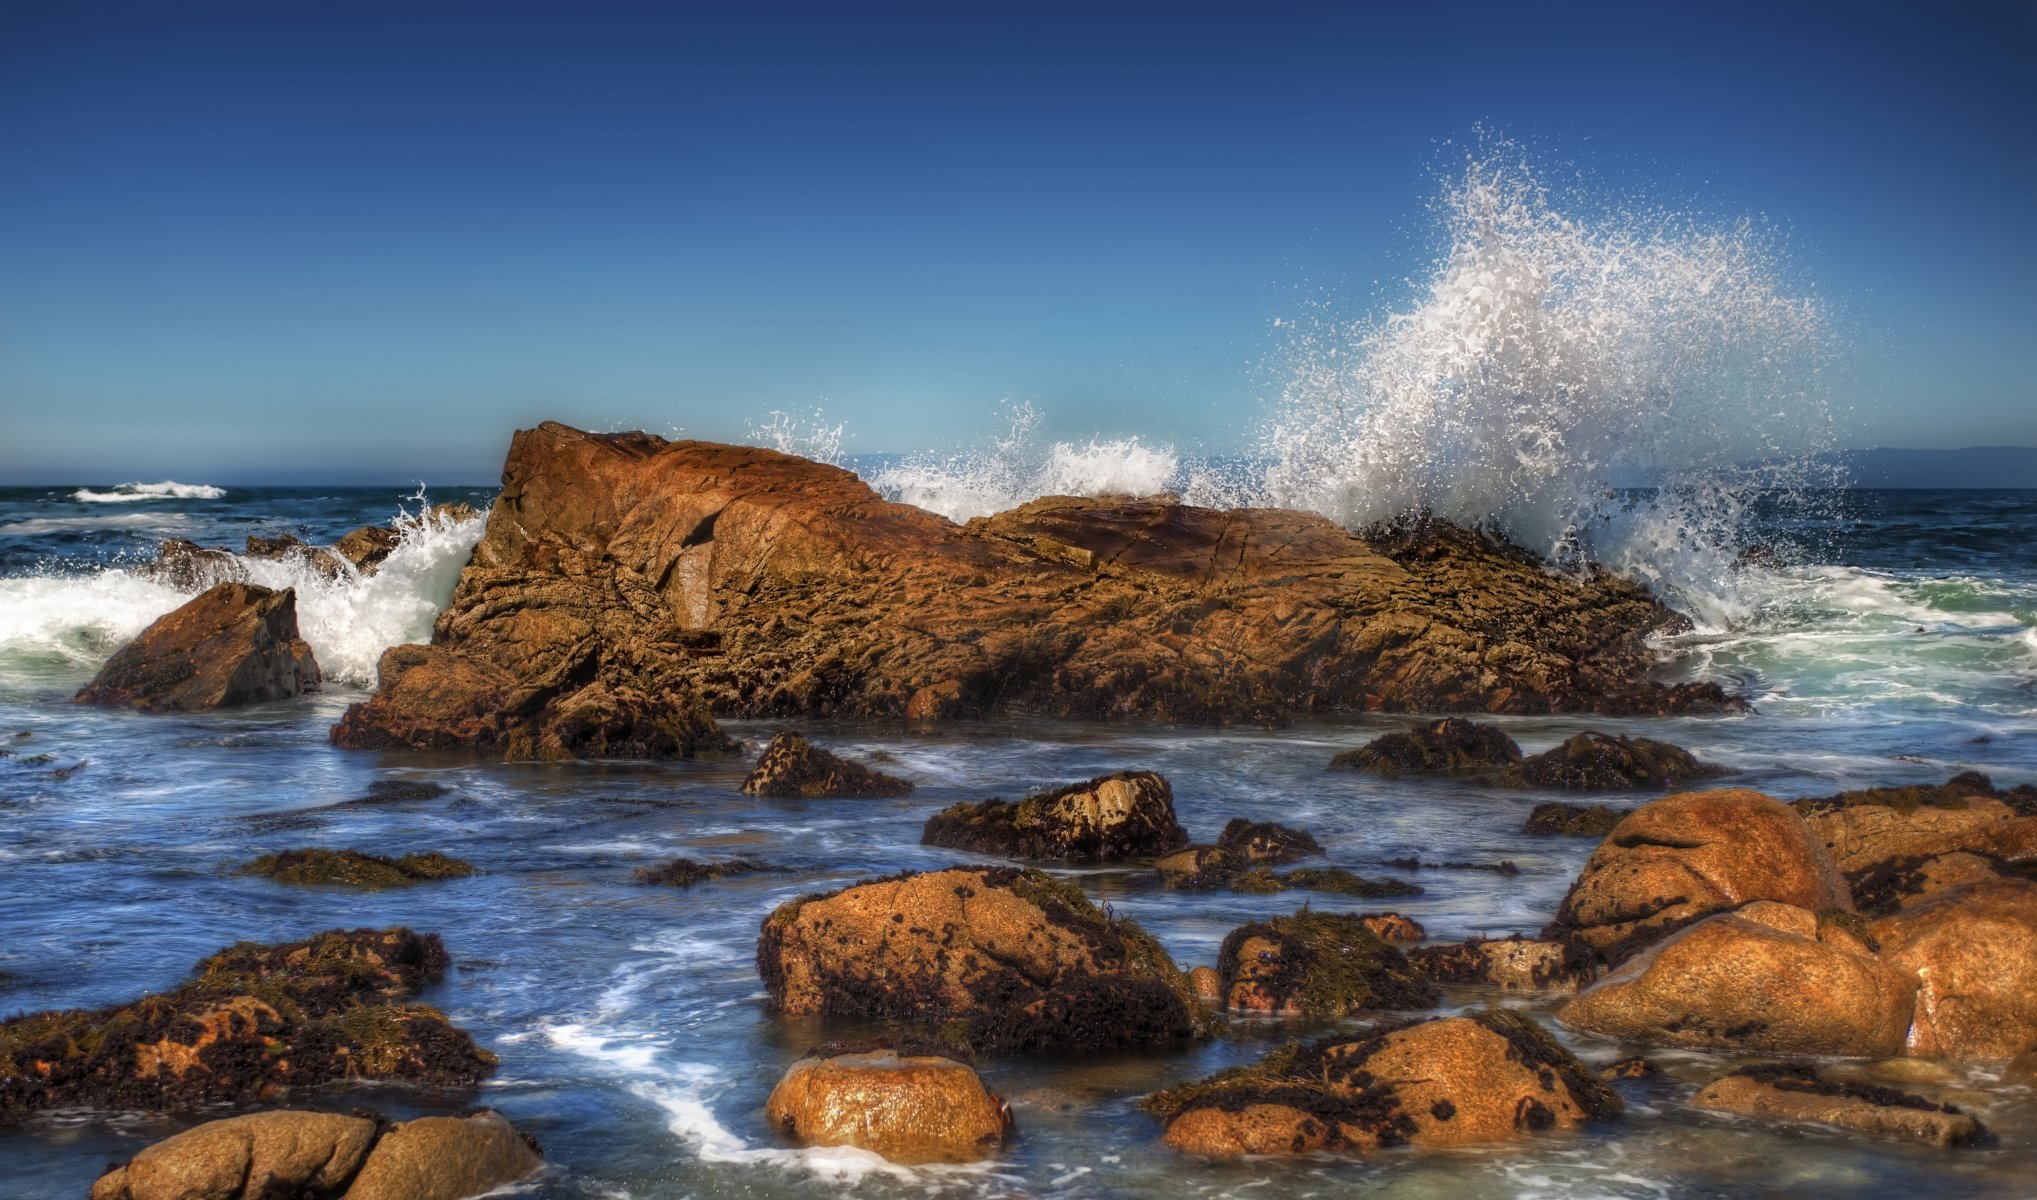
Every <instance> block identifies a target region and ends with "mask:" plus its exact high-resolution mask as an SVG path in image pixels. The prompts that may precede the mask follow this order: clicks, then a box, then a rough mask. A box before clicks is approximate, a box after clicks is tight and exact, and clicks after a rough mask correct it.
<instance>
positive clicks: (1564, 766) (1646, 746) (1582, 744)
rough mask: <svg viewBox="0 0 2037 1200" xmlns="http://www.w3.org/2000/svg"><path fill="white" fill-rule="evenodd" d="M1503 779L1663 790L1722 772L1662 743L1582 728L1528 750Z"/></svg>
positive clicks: (1548, 785)
mask: <svg viewBox="0 0 2037 1200" xmlns="http://www.w3.org/2000/svg"><path fill="white" fill-rule="evenodd" d="M1508 774H1509V778H1508V782H1515V781H1518V782H1519V783H1520V784H1523V785H1525V786H1528V787H1538V788H1564V789H1566V790H1569V791H1632V790H1640V789H1646V788H1654V789H1657V790H1666V789H1668V788H1673V787H1678V786H1680V785H1682V784H1686V783H1693V782H1695V781H1697V780H1700V779H1709V778H1711V777H1713V776H1716V775H1721V774H1724V772H1723V771H1721V770H1720V769H1719V768H1718V767H1714V766H1710V765H1708V764H1706V763H1701V762H1699V761H1698V760H1697V759H1695V758H1693V757H1692V756H1691V755H1690V753H1689V752H1688V751H1686V750H1682V749H1680V748H1678V747H1676V746H1672V745H1670V744H1669V743H1667V742H1656V741H1650V740H1649V739H1647V738H1629V737H1621V736H1619V735H1617V734H1610V733H1597V732H1593V731H1590V730H1587V731H1586V732H1584V733H1580V734H1578V735H1577V736H1576V737H1573V738H1571V739H1569V740H1568V741H1566V742H1564V743H1563V744H1562V745H1560V746H1557V747H1556V748H1555V749H1553V750H1545V751H1543V752H1542V753H1540V754H1531V755H1529V756H1528V757H1526V758H1524V759H1522V760H1521V761H1520V763H1519V764H1518V765H1517V766H1515V767H1514V768H1513V770H1512V771H1511V772H1509V773H1508Z"/></svg>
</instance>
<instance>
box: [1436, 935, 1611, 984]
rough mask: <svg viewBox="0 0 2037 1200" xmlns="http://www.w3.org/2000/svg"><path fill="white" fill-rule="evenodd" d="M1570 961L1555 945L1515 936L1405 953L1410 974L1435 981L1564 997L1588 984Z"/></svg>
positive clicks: (1560, 946) (1563, 949) (1561, 947)
mask: <svg viewBox="0 0 2037 1200" xmlns="http://www.w3.org/2000/svg"><path fill="white" fill-rule="evenodd" d="M1570 957H1571V955H1570V952H1569V948H1568V947H1566V946H1565V945H1564V944H1563V943H1561V942H1538V941H1532V940H1530V939H1528V938H1518V937H1516V938H1494V939H1492V940H1489V941H1488V940H1484V939H1479V938H1473V939H1472V940H1470V941H1467V942H1459V943H1454V944H1452V943H1445V944H1443V945H1438V946H1419V947H1416V948H1415V949H1413V950H1410V951H1408V961H1409V962H1410V963H1411V964H1413V966H1414V968H1415V970H1417V971H1419V972H1421V973H1422V975H1423V976H1425V977H1426V978H1428V979H1430V980H1432V981H1434V982H1436V983H1440V984H1453V985H1464V984H1471V985H1480V986H1485V987H1496V988H1498V989H1499V990H1501V991H1503V992H1530V993H1541V994H1551V995H1568V994H1570V993H1572V992H1575V991H1576V990H1577V989H1578V988H1579V987H1580V986H1581V985H1582V984H1583V983H1584V982H1588V981H1589V978H1590V976H1589V974H1588V973H1587V972H1586V971H1585V970H1584V969H1582V968H1581V967H1579V966H1577V965H1575V964H1573V963H1572V962H1571V961H1570Z"/></svg>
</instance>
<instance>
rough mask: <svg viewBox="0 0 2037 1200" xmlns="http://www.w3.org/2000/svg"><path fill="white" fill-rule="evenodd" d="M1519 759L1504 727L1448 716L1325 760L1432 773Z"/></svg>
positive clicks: (1390, 771)
mask: <svg viewBox="0 0 2037 1200" xmlns="http://www.w3.org/2000/svg"><path fill="white" fill-rule="evenodd" d="M1519 761H1521V748H1520V747H1519V746H1517V745H1515V744H1514V739H1512V738H1510V737H1508V736H1507V735H1506V731H1505V730H1503V729H1500V728H1499V727H1497V726H1493V725H1477V724H1473V723H1472V722H1470V721H1467V720H1465V719H1463V718H1462V717H1448V718H1445V719H1443V720H1441V721H1436V722H1432V723H1431V724H1428V725H1417V726H1415V727H1414V728H1412V729H1404V730H1401V731H1400V732H1398V733H1389V734H1386V735H1384V736H1382V737H1378V738H1374V739H1373V740H1372V741H1370V742H1367V743H1366V744H1365V745H1363V746H1360V747H1359V748H1358V749H1356V750H1346V751H1344V752H1343V753H1342V754H1339V755H1337V756H1336V757H1335V758H1332V759H1331V760H1330V765H1331V766H1332V767H1336V768H1339V769H1342V770H1350V771H1370V772H1372V773H1373V774H1375V775H1432V774H1438V773H1442V772H1448V771H1455V772H1471V771H1486V770H1491V769H1499V768H1505V767H1510V766H1513V765H1514V764H1515V763H1517V762H1519Z"/></svg>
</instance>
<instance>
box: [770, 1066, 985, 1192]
mask: <svg viewBox="0 0 2037 1200" xmlns="http://www.w3.org/2000/svg"><path fill="white" fill-rule="evenodd" d="M764 1112H765V1115H766V1116H768V1117H769V1118H770V1121H771V1124H772V1125H773V1126H775V1127H776V1128H777V1129H778V1131H779V1132H780V1133H782V1134H783V1135H785V1136H786V1137H788V1138H790V1139H792V1140H793V1141H795V1142H798V1143H799V1144H801V1145H806V1146H855V1147H858V1148H860V1149H863V1150H869V1151H871V1152H872V1153H875V1154H881V1155H883V1156H884V1157H885V1158H888V1159H890V1160H891V1161H893V1162H899V1163H908V1164H912V1163H930V1162H973V1161H975V1160H976V1159H980V1158H985V1157H988V1156H990V1155H993V1154H995V1153H996V1152H997V1151H998V1150H999V1149H1000V1148H1001V1147H1003V1145H1004V1143H1005V1142H1006V1140H1008V1139H1009V1138H1010V1137H1011V1133H1012V1120H1011V1107H1010V1106H1009V1105H1007V1104H1006V1103H1005V1102H1004V1101H1003V1099H1001V1098H1000V1097H999V1096H998V1095H997V1094H996V1093H995V1092H992V1091H990V1090H989V1089H988V1088H986V1087H984V1086H983V1081H982V1080H981V1079H980V1078H978V1077H977V1075H976V1072H975V1070H973V1069H972V1068H970V1067H969V1066H968V1065H967V1064H964V1063H959V1062H956V1061H955V1060H954V1059H951V1058H947V1057H942V1056H932V1055H906V1054H900V1053H899V1052H898V1051H896V1050H893V1049H891V1048H889V1047H885V1048H879V1049H872V1050H865V1051H853V1052H838V1053H826V1052H823V1053H822V1054H820V1055H816V1056H811V1057H807V1058H802V1059H800V1060H799V1061H798V1062H796V1063H793V1064H792V1066H791V1068H790V1069H789V1070H787V1071H786V1072H785V1077H784V1078H783V1079H781V1080H779V1081H778V1086H777V1087H775V1088H773V1089H772V1090H771V1098H770V1099H769V1101H767V1102H766V1104H765V1106H764Z"/></svg>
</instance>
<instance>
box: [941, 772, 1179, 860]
mask: <svg viewBox="0 0 2037 1200" xmlns="http://www.w3.org/2000/svg"><path fill="white" fill-rule="evenodd" d="M1187 841H1188V834H1187V832H1186V831H1184V830H1183V829H1182V828H1181V823H1180V822H1179V821H1177V820H1176V819H1175V817H1174V789H1173V788H1171V787H1169V786H1168V784H1167V780H1166V779H1165V778H1163V777H1162V776H1161V775H1160V774H1159V773H1157V772H1154V771H1123V772H1120V773H1118V774H1116V775H1103V776H1099V777H1097V778H1095V779H1091V780H1089V781H1087V782H1085V783H1072V784H1069V785H1068V786H1067V787H1062V788H1055V789H1054V790H1052V791H1046V792H1040V793H1038V794H1037V795H1032V796H1027V797H1026V798H1025V799H1023V800H1021V801H1019V802H1018V803H1016V804H1013V803H1011V802H1010V801H1006V800H986V801H984V802H982V803H981V804H970V803H966V802H965V803H962V804H956V805H951V806H950V807H948V808H944V809H942V810H941V811H940V812H937V813H935V814H934V815H933V816H932V817H929V818H928V819H927V823H926V828H925V829H924V831H923V832H922V833H921V835H920V844H921V845H925V846H944V847H946V848H948V849H950V850H968V851H972V852H974V853H977V854H996V855H1001V856H1003V857H1006V858H1026V859H1072V860H1081V861H1089V862H1098V861H1102V862H1108V861H1115V860H1118V859H1125V858H1152V857H1155V856H1157V855H1164V854H1167V853H1168V852H1169V851H1171V850H1174V849H1176V848H1178V847H1180V846H1182V845H1183V844H1185V843H1186V842H1187Z"/></svg>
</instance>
